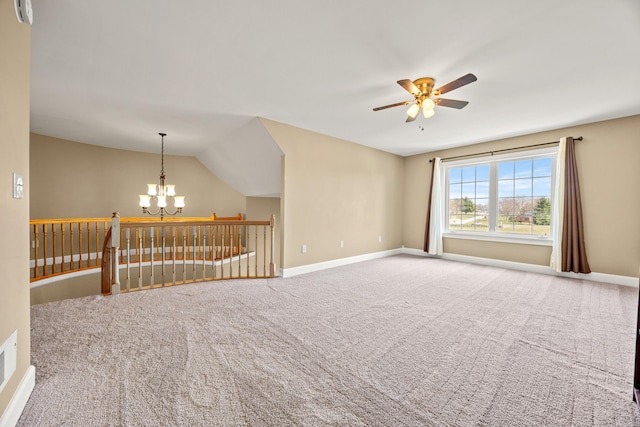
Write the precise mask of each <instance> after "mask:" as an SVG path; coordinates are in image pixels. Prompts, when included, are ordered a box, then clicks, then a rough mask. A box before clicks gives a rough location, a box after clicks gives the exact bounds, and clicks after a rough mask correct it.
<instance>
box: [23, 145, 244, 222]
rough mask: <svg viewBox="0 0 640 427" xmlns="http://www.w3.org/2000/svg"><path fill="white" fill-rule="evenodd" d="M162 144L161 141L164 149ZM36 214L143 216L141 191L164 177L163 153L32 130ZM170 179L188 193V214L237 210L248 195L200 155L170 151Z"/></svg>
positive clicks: (227, 213)
mask: <svg viewBox="0 0 640 427" xmlns="http://www.w3.org/2000/svg"><path fill="white" fill-rule="evenodd" d="M159 149H160V144H159V143H158V151H159ZM30 157H31V187H32V191H31V218H33V219H42V218H65V217H73V218H75V217H110V216H111V213H112V212H114V211H117V212H119V213H120V216H122V217H131V216H134V217H140V216H142V215H143V214H142V211H141V208H140V207H139V206H138V195H139V194H144V193H146V191H147V187H146V184H147V183H156V182H158V180H159V175H160V168H161V161H160V154H149V153H140V152H135V151H126V150H117V149H113V148H105V147H98V146H95V145H89V144H82V143H79V142H73V141H67V140H62V139H57V138H52V137H48V136H44V135H38V134H31V154H30ZM164 170H165V174H166V176H167V183H168V184H175V185H176V192H177V193H178V194H179V195H182V196H185V203H186V207H185V208H184V211H183V216H210V215H211V213H212V212H215V213H216V215H218V216H232V215H236V214H237V213H238V212H242V213H244V212H245V209H246V198H245V197H244V195H242V194H240V193H239V192H237V191H236V190H234V189H232V188H231V187H230V186H228V185H227V184H225V183H224V182H223V181H221V180H220V179H218V178H217V177H216V176H215V175H214V174H212V173H211V172H210V171H209V170H208V169H207V168H206V167H205V166H204V165H202V163H200V162H199V161H198V160H197V159H196V158H195V157H189V156H168V155H165V157H164Z"/></svg>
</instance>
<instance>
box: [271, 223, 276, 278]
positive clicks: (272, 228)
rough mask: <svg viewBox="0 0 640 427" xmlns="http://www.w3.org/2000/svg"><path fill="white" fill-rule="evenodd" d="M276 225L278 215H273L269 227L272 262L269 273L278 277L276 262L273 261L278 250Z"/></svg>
mask: <svg viewBox="0 0 640 427" xmlns="http://www.w3.org/2000/svg"><path fill="white" fill-rule="evenodd" d="M275 226H276V216H275V215H271V222H270V224H269V227H270V228H271V262H270V263H269V274H270V276H271V277H276V264H275V263H274V262H273V254H274V252H275V251H276V242H275V232H274V229H275Z"/></svg>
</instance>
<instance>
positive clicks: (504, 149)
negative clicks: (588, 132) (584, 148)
mask: <svg viewBox="0 0 640 427" xmlns="http://www.w3.org/2000/svg"><path fill="white" fill-rule="evenodd" d="M573 140H574V141H582V137H581V136H579V137H577V138H573ZM559 143H560V141H551V142H543V143H541V144H533V145H525V146H522V147H513V148H503V149H501V150H493V151H485V152H483V153H474V154H462V155H460V156H452V157H445V158H443V159H440V160H442V161H443V162H444V161H445V160H453V159H461V158H463V157H473V156H482V155H483V154H491V155H492V156H493V154H494V153H502V152H505V151H514V150H523V149H525V148H533V147H542V146H545V145H553V144H559ZM431 162H433V159H430V160H429V163H431Z"/></svg>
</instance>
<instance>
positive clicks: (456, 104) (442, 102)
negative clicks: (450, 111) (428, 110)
mask: <svg viewBox="0 0 640 427" xmlns="http://www.w3.org/2000/svg"><path fill="white" fill-rule="evenodd" d="M433 102H435V103H436V105H439V106H441V107H451V108H457V109H458V110H459V109H461V108H464V107H466V106H467V104H468V103H469V102H468V101H458V100H456V99H445V98H436V99H434V100H433Z"/></svg>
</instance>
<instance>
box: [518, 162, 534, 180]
mask: <svg viewBox="0 0 640 427" xmlns="http://www.w3.org/2000/svg"><path fill="white" fill-rule="evenodd" d="M532 168H533V161H532V160H518V161H517V162H516V166H515V169H516V178H526V177H530V176H531V174H532Z"/></svg>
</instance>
